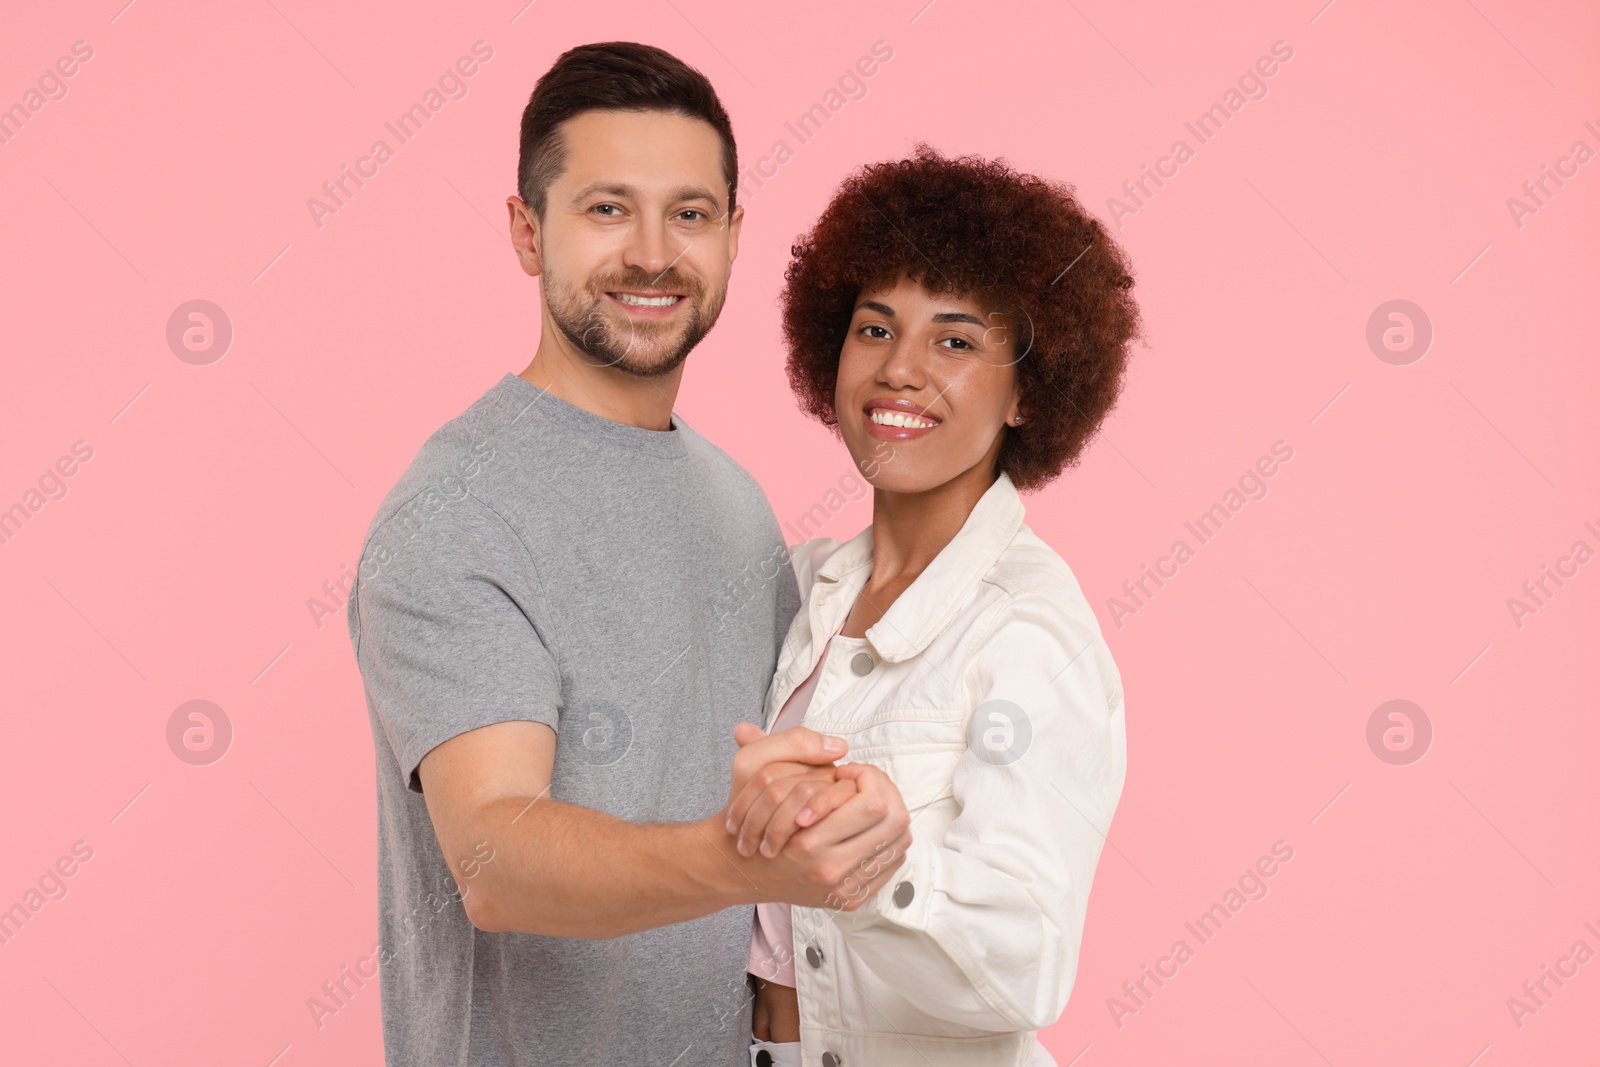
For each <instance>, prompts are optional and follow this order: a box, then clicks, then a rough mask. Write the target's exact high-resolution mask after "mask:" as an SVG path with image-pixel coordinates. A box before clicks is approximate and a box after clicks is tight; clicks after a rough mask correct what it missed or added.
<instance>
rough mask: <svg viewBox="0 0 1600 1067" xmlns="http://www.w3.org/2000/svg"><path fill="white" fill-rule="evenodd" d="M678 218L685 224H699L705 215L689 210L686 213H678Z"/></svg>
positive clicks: (702, 212) (701, 212)
mask: <svg viewBox="0 0 1600 1067" xmlns="http://www.w3.org/2000/svg"><path fill="white" fill-rule="evenodd" d="M678 217H679V218H680V219H683V220H684V221H685V222H699V221H700V220H701V219H703V218H705V217H706V213H705V212H704V211H696V210H695V209H693V208H690V209H689V210H687V211H680V212H678Z"/></svg>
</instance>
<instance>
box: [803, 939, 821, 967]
mask: <svg viewBox="0 0 1600 1067" xmlns="http://www.w3.org/2000/svg"><path fill="white" fill-rule="evenodd" d="M806 962H807V963H809V964H811V967H812V969H813V970H815V969H816V968H818V967H821V966H822V950H821V949H820V948H818V947H817V946H816V945H807V946H806Z"/></svg>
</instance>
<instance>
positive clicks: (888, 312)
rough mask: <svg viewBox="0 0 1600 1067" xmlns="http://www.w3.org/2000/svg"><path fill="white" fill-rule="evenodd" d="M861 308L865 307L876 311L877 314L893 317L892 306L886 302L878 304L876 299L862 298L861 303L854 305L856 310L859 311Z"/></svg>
mask: <svg viewBox="0 0 1600 1067" xmlns="http://www.w3.org/2000/svg"><path fill="white" fill-rule="evenodd" d="M862 308H866V309H867V310H868V311H876V312H877V313H878V314H880V315H884V316H886V317H888V318H891V319H892V318H894V308H892V307H890V306H889V305H888V304H880V303H878V301H876V300H863V301H861V303H859V304H857V305H856V310H857V311H860V310H861V309H862Z"/></svg>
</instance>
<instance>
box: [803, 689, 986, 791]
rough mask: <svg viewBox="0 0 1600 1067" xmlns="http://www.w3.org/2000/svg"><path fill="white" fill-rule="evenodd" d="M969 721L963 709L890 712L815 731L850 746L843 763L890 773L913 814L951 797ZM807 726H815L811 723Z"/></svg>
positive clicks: (826, 724)
mask: <svg viewBox="0 0 1600 1067" xmlns="http://www.w3.org/2000/svg"><path fill="white" fill-rule="evenodd" d="M965 721H966V716H965V713H964V712H963V711H962V710H961V709H959V708H950V709H911V708H901V709H893V708H886V709H880V710H875V711H874V713H873V714H872V715H871V716H870V717H869V718H866V720H865V721H862V720H861V719H855V720H854V721H848V722H840V721H837V720H835V721H823V722H821V723H819V724H818V725H815V726H813V727H812V728H813V729H819V730H825V731H826V732H828V733H836V734H838V735H839V736H841V737H843V738H844V739H845V740H846V741H848V742H849V743H850V751H849V753H848V754H847V755H846V756H845V759H846V760H849V761H851V762H856V763H870V764H872V765H873V766H875V767H877V768H879V769H880V770H882V771H883V772H884V773H886V774H887V775H888V776H889V778H890V780H891V781H893V782H894V784H895V788H897V789H899V790H900V796H901V797H902V798H903V799H904V800H905V804H906V807H907V808H909V809H911V811H912V813H913V814H915V813H916V811H917V809H919V808H922V807H924V806H926V805H928V804H931V803H933V802H934V801H936V800H938V799H939V798H940V797H942V796H946V795H948V794H949V791H950V782H951V779H952V778H953V777H954V775H955V769H956V764H957V763H958V762H960V760H961V757H962V756H963V755H964V754H965V753H966V751H967V739H966V732H965V729H964V724H965ZM806 725H808V726H812V723H811V722H810V721H809V717H808V721H807V724H806Z"/></svg>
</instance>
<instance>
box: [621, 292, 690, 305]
mask: <svg viewBox="0 0 1600 1067" xmlns="http://www.w3.org/2000/svg"><path fill="white" fill-rule="evenodd" d="M612 295H614V296H615V297H616V298H617V300H619V301H620V302H622V303H624V304H632V305H633V306H634V307H641V308H665V307H671V306H672V305H673V304H676V303H677V302H678V301H679V300H680V299H682V298H681V297H676V296H635V295H634V294H632V293H614V294H612Z"/></svg>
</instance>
